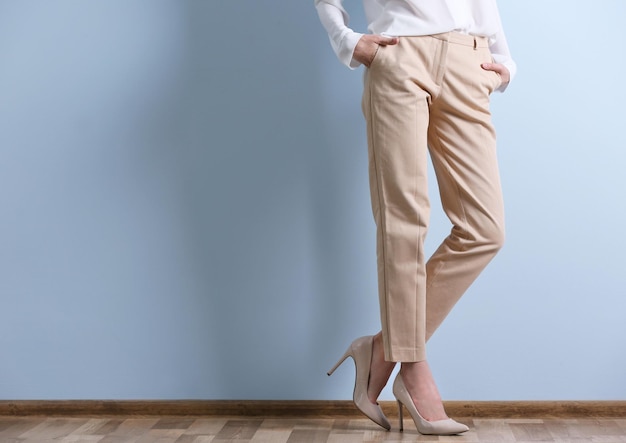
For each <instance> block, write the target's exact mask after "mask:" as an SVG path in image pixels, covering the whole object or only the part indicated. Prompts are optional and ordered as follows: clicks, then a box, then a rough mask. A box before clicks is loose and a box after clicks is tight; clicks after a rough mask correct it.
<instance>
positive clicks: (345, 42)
mask: <svg viewBox="0 0 626 443" xmlns="http://www.w3.org/2000/svg"><path fill="white" fill-rule="evenodd" d="M315 8H316V9H317V13H318V15H319V17H320V20H321V22H322V25H323V26H324V28H325V29H326V32H328V37H329V39H330V43H331V45H332V47H333V50H334V51H335V54H336V55H337V57H338V58H339V61H341V63H343V64H344V65H346V66H347V67H349V68H350V69H356V68H357V67H359V66H360V65H361V63H359V62H357V61H356V60H354V59H353V54H354V48H355V47H356V44H357V43H358V42H359V40H360V38H361V37H362V36H363V34H360V33H358V32H354V31H353V30H352V29H350V28H349V27H348V23H349V21H350V16H349V15H348V13H347V12H346V10H345V9H344V7H343V5H342V0H315Z"/></svg>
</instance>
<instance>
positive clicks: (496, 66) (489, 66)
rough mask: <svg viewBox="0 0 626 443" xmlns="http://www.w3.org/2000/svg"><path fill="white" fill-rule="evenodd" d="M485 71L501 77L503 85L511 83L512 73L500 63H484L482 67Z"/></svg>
mask: <svg viewBox="0 0 626 443" xmlns="http://www.w3.org/2000/svg"><path fill="white" fill-rule="evenodd" d="M480 66H481V67H482V68H483V69H484V70H485V71H494V72H496V73H498V74H499V75H500V78H501V79H502V84H505V83H508V82H510V81H511V73H510V72H509V69H508V68H507V67H506V66H504V65H503V64H500V63H483V64H482V65H480Z"/></svg>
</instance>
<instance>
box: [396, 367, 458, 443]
mask: <svg viewBox="0 0 626 443" xmlns="http://www.w3.org/2000/svg"><path fill="white" fill-rule="evenodd" d="M393 395H395V397H396V400H397V402H398V413H399V415H400V430H401V431H402V430H403V429H404V426H403V423H402V405H404V407H405V408H406V409H407V411H409V414H411V418H413V421H414V422H415V427H416V428H417V430H418V432H419V433H420V434H424V435H454V434H461V433H462V432H466V431H469V428H468V427H467V426H465V425H464V424H462V423H458V422H456V421H454V420H452V419H451V418H448V419H445V420H437V421H428V420H425V419H424V418H423V417H422V416H421V415H420V413H419V411H418V410H417V408H416V407H415V403H413V399H412V398H411V394H409V391H408V390H407V389H406V387H405V386H404V382H403V381H402V376H401V375H400V374H399V373H398V375H397V376H396V379H395V380H394V382H393Z"/></svg>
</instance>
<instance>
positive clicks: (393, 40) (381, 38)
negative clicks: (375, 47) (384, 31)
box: [376, 35, 398, 46]
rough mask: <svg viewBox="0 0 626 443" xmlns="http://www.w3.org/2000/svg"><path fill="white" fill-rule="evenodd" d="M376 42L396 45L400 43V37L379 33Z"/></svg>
mask: <svg viewBox="0 0 626 443" xmlns="http://www.w3.org/2000/svg"><path fill="white" fill-rule="evenodd" d="M376 43H378V44H379V45H383V46H386V45H396V44H398V37H389V36H386V35H378V36H377V38H376Z"/></svg>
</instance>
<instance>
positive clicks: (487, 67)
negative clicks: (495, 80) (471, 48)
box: [480, 63, 498, 72]
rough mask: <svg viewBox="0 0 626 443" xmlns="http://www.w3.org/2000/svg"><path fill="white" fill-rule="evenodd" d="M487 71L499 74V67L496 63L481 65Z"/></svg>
mask: <svg viewBox="0 0 626 443" xmlns="http://www.w3.org/2000/svg"><path fill="white" fill-rule="evenodd" d="M480 66H481V67H482V68H483V69H484V70H485V71H496V72H498V67H497V66H496V65H495V63H483V64H481V65H480Z"/></svg>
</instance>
